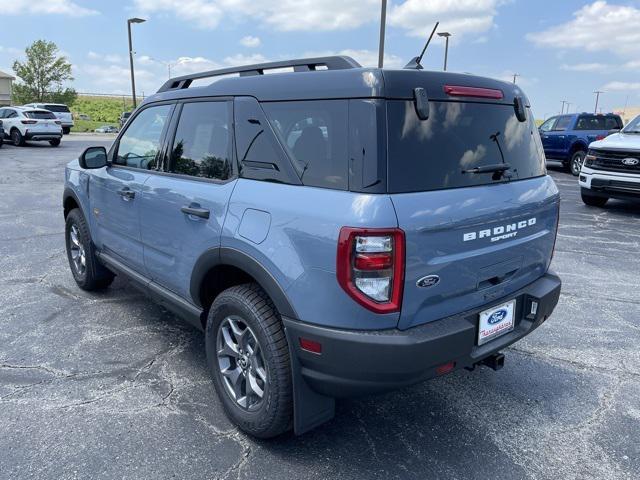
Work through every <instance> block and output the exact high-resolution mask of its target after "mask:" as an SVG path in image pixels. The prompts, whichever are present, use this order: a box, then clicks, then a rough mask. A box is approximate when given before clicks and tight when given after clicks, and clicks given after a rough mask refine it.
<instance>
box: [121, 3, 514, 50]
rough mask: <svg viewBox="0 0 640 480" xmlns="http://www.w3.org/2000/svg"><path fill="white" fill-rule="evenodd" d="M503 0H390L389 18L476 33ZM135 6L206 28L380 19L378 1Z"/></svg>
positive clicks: (319, 26) (294, 27)
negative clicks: (227, 21)
mask: <svg viewBox="0 0 640 480" xmlns="http://www.w3.org/2000/svg"><path fill="white" fill-rule="evenodd" d="M506 1H508V0H405V1H398V2H397V3H394V2H390V5H389V15H388V23H389V25H391V26H394V27H398V28H401V29H404V30H407V31H408V33H409V34H410V35H415V36H421V37H424V36H426V34H427V33H428V32H429V31H430V30H431V27H432V25H433V24H434V23H435V21H436V20H440V21H441V25H440V27H441V30H446V29H449V30H451V31H452V32H455V34H456V36H457V37H460V36H462V35H465V34H470V33H475V34H480V33H484V32H486V31H488V30H489V29H491V28H492V27H493V25H494V17H495V15H496V11H497V7H498V6H499V5H501V4H502V3H505V2H506ZM134 6H135V9H137V10H138V11H139V12H140V13H142V14H146V15H150V14H154V13H157V14H167V15H175V16H176V17H178V18H180V19H182V20H185V21H188V22H192V23H193V24H194V25H196V26H197V27H200V28H209V29H213V28H216V27H217V26H218V25H219V24H220V22H221V21H222V19H223V18H225V17H229V18H231V19H236V20H246V19H251V20H258V21H260V22H262V23H263V24H265V25H267V26H269V27H272V28H274V29H276V30H279V31H304V30H312V31H329V30H348V29H353V28H357V27H360V26H361V25H365V24H369V23H376V22H378V21H379V19H380V0H357V1H354V0H351V1H344V0H280V1H278V2H275V1H273V0H134ZM245 38H253V37H245ZM243 40H244V39H243ZM243 44H244V43H243ZM245 46H254V45H245Z"/></svg>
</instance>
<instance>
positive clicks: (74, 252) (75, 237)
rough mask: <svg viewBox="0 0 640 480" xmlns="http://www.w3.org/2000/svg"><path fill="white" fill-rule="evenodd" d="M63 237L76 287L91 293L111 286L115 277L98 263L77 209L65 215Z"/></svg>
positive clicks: (89, 236)
mask: <svg viewBox="0 0 640 480" xmlns="http://www.w3.org/2000/svg"><path fill="white" fill-rule="evenodd" d="M64 237H65V244H66V247H67V259H68V260H69V267H70V268H71V273H72V274H73V278H74V280H75V281H76V283H77V284H78V286H79V287H80V288H81V289H83V290H87V291H93V290H101V289H103V288H107V287H108V286H109V285H111V282H113V279H114V277H115V275H114V274H113V273H112V272H111V271H109V270H107V268H106V267H105V266H104V265H102V264H101V263H100V262H99V260H98V258H97V256H96V252H95V247H94V246H93V242H92V241H91V235H90V234H89V228H88V226H87V222H86V220H85V218H84V215H82V212H81V211H80V209H79V208H74V209H73V210H71V211H70V212H69V214H68V215H67V220H66V222H65V229H64ZM83 261H84V263H83Z"/></svg>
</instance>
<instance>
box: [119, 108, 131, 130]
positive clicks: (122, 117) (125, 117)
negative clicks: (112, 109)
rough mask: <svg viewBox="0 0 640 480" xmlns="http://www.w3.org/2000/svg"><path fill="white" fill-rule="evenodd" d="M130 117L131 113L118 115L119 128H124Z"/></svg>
mask: <svg viewBox="0 0 640 480" xmlns="http://www.w3.org/2000/svg"><path fill="white" fill-rule="evenodd" d="M130 116H131V112H122V113H121V114H120V118H119V119H118V122H119V123H120V128H122V127H124V124H125V123H127V120H129V117H130Z"/></svg>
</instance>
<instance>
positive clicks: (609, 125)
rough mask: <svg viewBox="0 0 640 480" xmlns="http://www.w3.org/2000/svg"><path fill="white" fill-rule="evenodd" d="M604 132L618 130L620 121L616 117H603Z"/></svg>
mask: <svg viewBox="0 0 640 480" xmlns="http://www.w3.org/2000/svg"><path fill="white" fill-rule="evenodd" d="M604 128H605V130H613V129H614V128H620V121H619V120H618V117H605V119H604Z"/></svg>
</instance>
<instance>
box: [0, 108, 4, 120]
mask: <svg viewBox="0 0 640 480" xmlns="http://www.w3.org/2000/svg"><path fill="white" fill-rule="evenodd" d="M4 112H5V109H4V108H0V118H4Z"/></svg>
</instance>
